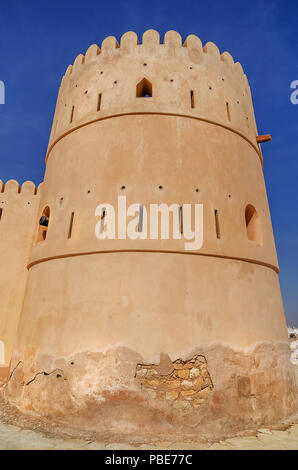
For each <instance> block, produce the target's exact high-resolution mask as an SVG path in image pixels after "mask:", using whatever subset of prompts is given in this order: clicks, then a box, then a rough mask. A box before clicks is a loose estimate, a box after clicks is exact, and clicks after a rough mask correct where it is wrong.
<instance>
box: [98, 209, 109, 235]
mask: <svg viewBox="0 0 298 470" xmlns="http://www.w3.org/2000/svg"><path fill="white" fill-rule="evenodd" d="M106 215H107V212H106V208H105V207H104V208H103V209H102V214H101V221H100V233H103V230H104V226H105V216H106Z"/></svg>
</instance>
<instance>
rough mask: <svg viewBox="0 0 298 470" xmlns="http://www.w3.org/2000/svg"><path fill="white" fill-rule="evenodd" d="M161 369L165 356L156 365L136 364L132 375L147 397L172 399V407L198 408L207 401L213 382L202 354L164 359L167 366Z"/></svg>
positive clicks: (163, 365)
mask: <svg viewBox="0 0 298 470" xmlns="http://www.w3.org/2000/svg"><path fill="white" fill-rule="evenodd" d="M170 364H171V365H170ZM164 369H165V359H164V360H163V361H162V360H161V363H160V364H159V365H155V364H150V365H147V364H138V365H137V367H136V378H137V380H139V382H140V384H141V388H142V391H144V392H145V393H146V394H148V395H149V397H150V398H152V399H157V400H160V399H161V400H164V399H166V400H167V401H169V402H171V401H172V402H173V406H174V408H176V409H184V408H185V409H189V408H190V407H193V408H198V407H200V406H201V405H203V404H204V403H207V402H208V398H209V395H210V393H211V390H212V389H213V384H212V380H211V377H210V374H209V372H208V368H207V361H206V359H205V357H204V356H201V355H197V356H194V357H193V358H191V359H189V360H187V361H182V360H181V359H176V360H175V361H174V362H173V363H172V362H171V363H169V361H168V364H167V370H166V371H165V370H164ZM171 369H172V370H171Z"/></svg>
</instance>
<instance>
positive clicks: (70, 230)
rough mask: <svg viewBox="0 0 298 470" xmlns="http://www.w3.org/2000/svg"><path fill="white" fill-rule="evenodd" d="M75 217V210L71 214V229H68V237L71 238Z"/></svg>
mask: <svg viewBox="0 0 298 470" xmlns="http://www.w3.org/2000/svg"><path fill="white" fill-rule="evenodd" d="M73 219H74V212H72V213H71V216H70V222H69V229H68V238H71V234H72V227H73Z"/></svg>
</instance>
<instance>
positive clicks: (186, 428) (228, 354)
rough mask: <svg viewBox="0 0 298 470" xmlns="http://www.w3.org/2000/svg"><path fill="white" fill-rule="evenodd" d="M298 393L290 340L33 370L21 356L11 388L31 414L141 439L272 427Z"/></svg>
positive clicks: (53, 362)
mask: <svg viewBox="0 0 298 470" xmlns="http://www.w3.org/2000/svg"><path fill="white" fill-rule="evenodd" d="M296 392H297V391H296V383H295V375H294V369H293V367H292V365H291V363H290V360H289V346H288V344H287V343H276V344H273V343H262V344H258V345H256V346H255V348H254V349H253V350H250V351H235V350H232V349H231V348H230V347H228V346H226V345H222V344H214V345H210V346H209V347H204V349H202V348H200V347H198V348H195V349H194V351H193V353H192V354H191V355H188V356H187V357H172V358H169V356H168V355H167V353H162V354H161V360H160V363H159V364H150V363H146V361H145V360H144V358H142V357H141V356H140V355H139V354H137V353H135V352H134V351H132V350H130V349H128V348H125V347H117V348H115V349H110V350H108V351H106V352H105V353H103V352H85V353H78V354H75V355H73V356H72V357H70V358H68V359H67V360H66V359H62V358H60V359H59V358H51V357H48V356H41V357H37V358H36V362H35V363H34V364H32V365H29V364H24V363H23V362H22V361H21V358H20V360H19V361H16V362H15V364H14V366H13V367H12V369H11V374H10V378H9V381H8V383H7V387H6V391H5V393H6V397H7V399H8V400H9V402H10V403H12V404H14V405H16V406H17V407H18V408H19V409H20V410H21V411H22V412H24V413H29V414H35V415H40V416H41V417H42V418H43V419H44V418H47V419H49V421H50V420H53V419H55V420H56V421H58V422H60V423H65V425H67V426H71V427H74V428H77V429H80V430H81V431H96V432H98V433H99V434H101V435H103V434H104V435H107V433H108V434H109V435H114V436H115V435H117V436H120V437H121V436H126V438H127V436H129V435H130V436H134V440H136V439H137V438H140V439H144V438H150V437H152V438H153V439H156V438H157V437H159V438H160V436H162V435H168V436H169V435H171V436H172V437H173V438H174V437H175V435H177V436H178V435H179V437H180V438H181V435H185V436H193V437H194V438H200V437H202V436H212V437H216V436H224V435H228V434H229V433H233V432H237V431H241V430H244V429H249V428H255V427H258V426H261V425H266V426H268V425H270V424H274V423H276V422H278V421H280V420H282V419H284V418H286V417H288V416H289V415H291V413H293V412H294V411H295V407H296V399H297V398H296V397H297V395H296ZM137 436H138V437H137Z"/></svg>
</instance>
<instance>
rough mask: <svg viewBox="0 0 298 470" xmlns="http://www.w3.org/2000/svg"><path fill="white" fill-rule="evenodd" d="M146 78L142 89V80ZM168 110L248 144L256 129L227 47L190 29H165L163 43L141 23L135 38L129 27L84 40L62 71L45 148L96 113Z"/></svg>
mask: <svg viewBox="0 0 298 470" xmlns="http://www.w3.org/2000/svg"><path fill="white" fill-rule="evenodd" d="M144 80H145V81H146V83H147V84H149V85H150V87H149V88H150V90H151V91H150V93H147V91H148V89H147V88H146V87H145V88H146V89H145V88H144V90H145V91H144V94H142V93H141V94H140V92H139V89H138V86H139V84H140V83H141V82H142V81H144ZM140 112H144V113H154V112H157V113H166V114H167V113H168V114H179V115H186V116H190V117H197V118H200V119H205V120H209V121H212V122H217V123H219V124H221V125H225V126H227V127H230V128H232V129H234V130H236V131H238V132H240V133H242V134H243V135H245V136H246V137H247V139H249V140H250V141H251V142H254V144H255V145H256V136H257V134H258V132H257V128H256V123H255V118H254V111H253V104H252V99H251V93H250V87H249V84H248V81H247V77H246V75H245V74H244V72H243V69H242V66H241V65H240V63H239V62H236V63H235V62H234V59H233V57H232V56H231V54H229V53H228V52H223V53H220V51H219V49H218V47H217V46H216V45H215V44H214V43H212V42H207V44H205V45H204V46H203V45H202V43H201V40H200V39H199V38H198V37H197V36H195V35H193V34H190V35H188V36H187V38H186V40H185V41H184V43H183V42H182V38H181V36H180V34H179V33H177V32H176V31H168V32H167V33H166V34H165V36H164V40H163V43H161V42H160V36H159V33H158V32H157V31H154V30H148V31H145V33H144V34H143V38H142V42H140V41H139V39H138V37H137V35H136V33H134V32H132V31H129V32H127V33H125V34H123V36H122V37H121V39H120V41H119V42H118V41H117V39H116V38H115V37H114V36H109V37H107V38H105V39H104V40H103V41H102V44H101V47H99V46H97V45H96V44H92V45H91V46H90V47H89V48H88V50H87V51H86V54H85V55H83V54H79V55H78V56H77V57H76V59H75V61H74V63H73V64H72V65H69V66H68V68H67V70H66V72H65V75H64V76H63V78H62V82H61V86H60V90H59V94H58V99H57V105H56V110H55V116H54V120H53V126H52V131H51V135H50V140H49V147H48V150H49V149H50V148H51V147H52V146H53V143H55V142H56V141H57V140H58V139H59V138H60V137H61V136H63V135H65V134H66V133H68V132H69V131H71V130H72V129H75V128H76V127H77V126H78V125H84V124H88V123H90V122H94V120H98V119H100V118H101V117H102V116H103V117H106V116H116V115H121V114H126V113H127V114H129V113H140Z"/></svg>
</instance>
